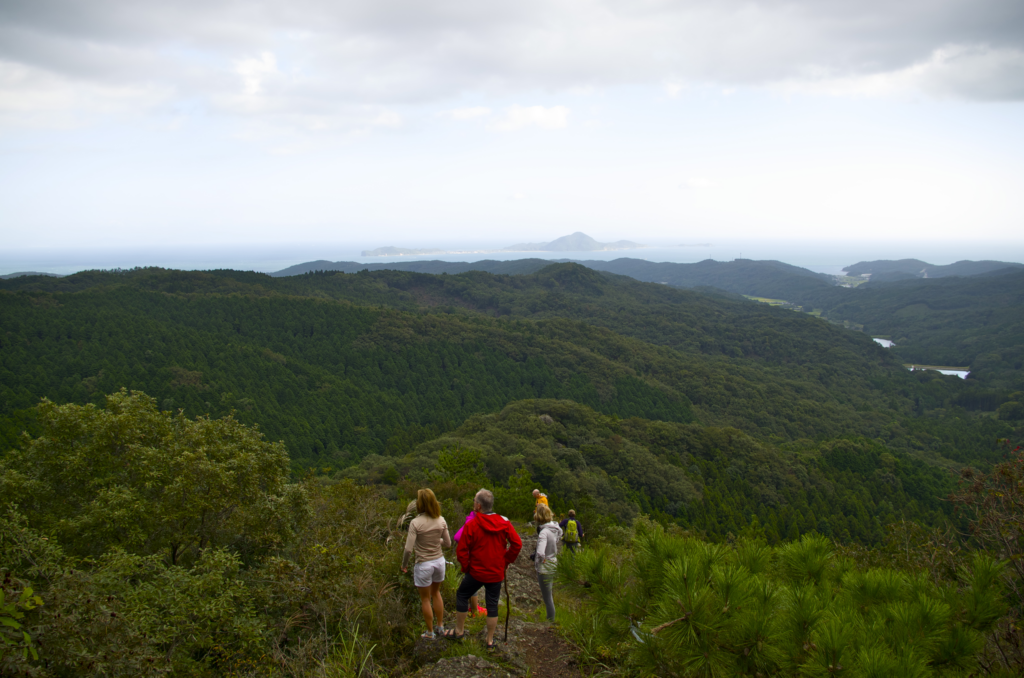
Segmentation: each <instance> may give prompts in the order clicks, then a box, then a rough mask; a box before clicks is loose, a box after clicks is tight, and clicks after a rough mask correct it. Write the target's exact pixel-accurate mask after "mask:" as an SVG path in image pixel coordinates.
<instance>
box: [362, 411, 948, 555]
mask: <svg viewBox="0 0 1024 678" xmlns="http://www.w3.org/2000/svg"><path fill="white" fill-rule="evenodd" d="M345 475H348V476H350V477H352V478H354V479H356V480H358V481H360V482H361V483H363V484H374V483H377V484H386V483H389V482H390V483H393V482H395V479H396V478H402V479H405V482H407V483H409V484H410V486H415V485H416V484H417V483H420V484H428V483H429V484H431V485H433V486H434V487H435V488H437V489H438V491H439V492H451V491H453V490H455V488H457V487H461V486H467V487H472V488H476V487H479V486H480V485H481V484H482V485H484V486H487V487H497V488H499V489H498V497H497V498H498V503H499V505H500V506H502V507H503V508H502V510H503V511H506V512H508V513H509V514H510V515H523V516H524V517H525V516H528V515H529V514H530V512H531V509H532V497H531V495H530V490H531V489H532V488H533V487H536V486H538V485H539V486H541V487H544V488H546V490H547V492H549V494H550V497H551V503H552V508H553V509H554V510H556V511H559V512H564V511H566V510H568V509H569V508H576V509H577V510H578V511H580V514H581V515H585V516H587V518H586V520H587V522H586V525H587V527H588V528H589V529H591V530H593V531H594V532H595V533H596V532H597V531H599V530H600V531H604V530H607V529H608V528H610V527H613V526H621V525H629V524H631V523H632V522H633V520H634V519H635V518H636V517H637V516H638V515H640V514H641V513H643V514H646V515H649V516H652V517H654V518H656V519H657V520H664V521H678V522H680V523H681V524H683V525H686V526H688V527H690V528H691V529H696V530H700V531H701V532H703V533H704V534H706V535H707V536H708V537H710V538H712V539H715V540H723V539H725V538H726V537H727V535H728V534H729V533H730V532H731V533H732V534H733V535H736V534H740V533H741V531H743V530H744V528H746V527H747V526H748V525H749V524H750V522H751V517H752V516H754V517H756V522H758V523H759V524H760V525H762V526H763V527H764V529H765V537H766V538H767V539H768V540H769V541H771V542H772V543H775V542H778V541H779V540H780V539H786V538H791V539H795V538H796V537H798V536H799V535H801V534H805V533H807V532H813V531H817V532H819V533H822V534H826V535H829V536H832V535H834V536H835V537H836V538H838V539H840V540H841V541H843V542H849V541H851V540H856V541H861V542H864V543H871V542H878V541H881V539H882V536H883V530H882V526H883V525H885V524H888V523H890V522H892V521H893V520H895V519H896V518H897V516H900V517H902V518H904V519H906V520H915V521H920V522H921V523H923V524H926V525H936V524H940V523H941V522H942V520H943V518H944V517H945V516H946V515H947V514H948V513H949V512H950V507H949V506H948V504H946V503H945V502H943V501H942V497H943V496H944V495H945V494H946V493H948V492H949V489H950V488H951V485H952V483H951V480H952V478H951V476H950V475H949V474H948V473H946V472H945V471H944V470H943V469H939V468H935V467H934V466H930V465H928V464H926V463H924V462H922V461H920V460H918V459H914V458H913V457H911V456H910V455H908V454H907V453H906V452H900V451H896V450H892V449H890V448H887V447H886V446H885V445H883V444H882V443H880V442H879V441H876V440H865V439H855V440H841V441H829V442H823V443H812V442H811V441H807V440H804V441H800V442H798V443H790V444H787V445H785V446H783V448H782V449H778V448H775V447H772V446H770V445H765V444H763V443H760V442H758V441H757V440H754V439H752V438H750V437H749V436H747V435H744V434H743V433H741V432H740V431H737V430H736V429H729V428H718V427H711V426H699V425H695V424H682V423H672V422H656V421H650V420H647V419H643V418H636V417H634V418H629V419H620V418H619V417H610V416H606V415H601V414H599V413H597V412H594V411H593V410H591V409H589V408H587V407H584V406H582V405H579V404H576V403H572V402H568V401H557V400H528V401H520V402H515V403H511V404H509V405H508V406H506V407H505V408H503V409H502V410H501V411H500V412H497V413H494V414H487V415H477V416H474V417H472V418H470V419H469V420H468V421H466V422H465V423H464V424H463V425H462V426H460V427H459V428H458V429H457V430H455V431H452V432H450V433H447V434H445V435H443V436H441V437H439V438H438V439H436V440H432V441H429V442H426V443H423V444H422V445H419V446H417V447H416V449H415V450H413V451H412V452H411V453H410V454H408V455H405V456H403V457H397V458H396V457H379V456H371V457H368V458H367V459H365V460H364V461H363V462H362V463H360V464H359V465H358V466H356V467H354V468H351V469H349V470H347V471H346V472H345ZM456 492H457V490H456ZM620 529H621V528H620Z"/></svg>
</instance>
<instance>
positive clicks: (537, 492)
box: [530, 490, 551, 558]
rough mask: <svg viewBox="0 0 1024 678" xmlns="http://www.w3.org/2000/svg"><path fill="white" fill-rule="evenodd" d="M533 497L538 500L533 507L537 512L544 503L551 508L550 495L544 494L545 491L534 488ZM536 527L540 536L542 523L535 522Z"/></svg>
mask: <svg viewBox="0 0 1024 678" xmlns="http://www.w3.org/2000/svg"><path fill="white" fill-rule="evenodd" d="M533 498H534V500H535V501H536V502H537V503H536V504H535V505H534V507H533V510H534V511H535V512H536V510H537V509H539V508H540V507H541V506H542V505H543V506H547V507H548V508H551V504H549V503H548V495H546V494H544V493H543V492H541V491H540V490H534V491H533ZM534 527H536V528H537V536H538V537H539V536H540V523H537V522H535V523H534ZM530 557H531V558H533V556H530Z"/></svg>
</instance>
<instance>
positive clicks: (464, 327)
mask: <svg viewBox="0 0 1024 678" xmlns="http://www.w3.org/2000/svg"><path fill="white" fill-rule="evenodd" d="M2 289H7V290H11V291H10V292H3V291H0V322H2V323H3V325H4V327H5V328H7V333H6V334H5V335H4V336H2V337H0V349H2V352H3V355H4V360H2V361H0V447H2V445H3V444H4V443H3V442H2V441H6V444H7V445H14V444H15V441H16V438H17V435H18V434H19V433H20V432H21V431H22V430H24V429H25V428H26V427H28V428H29V430H33V431H34V430H37V429H33V426H34V422H33V421H32V419H31V414H30V413H31V410H30V408H31V407H32V406H33V405H34V404H35V403H36V402H37V401H38V398H39V397H41V396H46V397H48V398H50V399H52V400H54V401H55V402H75V403H79V404H84V403H87V402H93V403H96V404H99V403H101V402H102V394H103V393H106V392H110V391H113V390H116V389H117V388H120V387H123V386H126V387H128V388H132V389H137V390H144V391H146V392H147V393H150V394H151V395H153V396H154V397H156V398H157V402H158V403H160V406H161V408H162V409H167V410H177V409H179V408H180V409H183V410H184V411H185V413H186V414H187V415H188V416H196V415H199V414H203V413H208V414H211V415H213V416H218V417H219V416H223V415H225V414H228V413H229V412H231V411H232V410H234V411H235V412H236V415H235V416H236V417H237V418H238V420H239V421H241V422H243V423H247V424H252V423H255V422H257V421H259V422H260V424H261V426H262V427H263V430H264V432H265V433H266V434H267V435H268V436H269V437H270V438H271V439H272V440H278V439H281V440H284V442H285V443H286V445H287V446H288V449H289V450H290V453H291V455H292V459H293V460H294V462H295V465H296V466H299V467H302V466H315V467H328V466H332V467H334V468H338V467H344V466H348V465H351V464H353V463H355V462H357V461H359V460H361V459H363V458H366V457H368V456H370V455H374V454H376V455H380V456H393V455H401V454H404V453H406V452H408V451H409V450H410V449H412V448H413V447H415V446H416V445H417V444H419V443H421V442H423V441H425V440H430V439H433V438H436V437H437V436H438V435H440V434H442V433H443V432H445V431H448V430H451V429H452V428H453V427H454V426H456V425H457V423H458V422H461V421H463V420H465V419H466V418H468V417H470V416H472V415H473V414H477V413H483V412H493V411H497V410H498V409H500V408H501V407H503V406H504V405H505V404H506V403H508V402H510V401H513V400H517V399H523V398H567V399H572V400H575V401H577V402H580V403H583V404H586V405H588V406H590V407H592V408H594V409H596V410H598V411H601V412H604V413H606V414H617V415H619V416H620V417H629V416H638V417H644V418H649V419H661V420H665V421H677V422H688V421H694V420H699V421H702V422H704V423H709V424H715V425H718V426H731V427H735V428H738V429H740V430H743V431H745V432H746V433H748V434H750V435H754V436H757V437H759V438H761V439H771V440H789V441H794V440H799V439H801V438H809V439H822V438H834V437H840V436H849V435H864V436H867V437H870V438H876V437H881V438H883V439H885V440H886V441H887V443H889V444H891V445H893V446H897V447H901V448H903V449H906V450H908V451H912V452H914V453H919V454H921V455H922V456H923V455H925V454H933V455H938V456H939V457H946V458H956V459H957V460H958V461H960V462H970V463H973V462H975V461H978V462H979V463H980V462H986V463H987V462H990V461H992V460H990V459H987V457H986V456H985V455H987V454H989V453H990V452H991V450H989V449H988V447H987V445H986V444H985V442H984V441H988V440H992V439H994V438H996V437H1005V436H1007V435H1009V431H1010V429H1009V428H1008V426H1007V425H1006V423H1005V422H1000V421H997V420H992V419H990V418H987V417H983V418H977V417H973V416H969V415H967V414H966V413H963V412H962V411H958V410H953V411H951V412H947V411H948V410H950V408H953V407H954V406H956V404H957V403H958V402H960V403H961V404H962V405H963V406H965V407H966V406H968V404H969V403H968V400H969V399H970V398H972V397H973V396H971V395H970V394H971V393H973V392H974V391H973V390H972V389H971V388H970V385H969V384H966V383H964V382H963V380H959V379H953V378H950V379H939V380H931V379H926V378H925V377H921V376H918V375H911V374H908V373H907V371H906V370H904V369H903V368H902V366H901V365H900V364H899V363H898V362H897V360H896V359H894V356H893V354H892V353H891V352H886V351H885V350H884V349H882V348H880V347H878V346H877V345H875V344H874V343H873V342H871V341H870V340H869V338H868V337H866V336H864V335H862V334H858V333H853V332H848V331H845V330H841V329H838V328H836V327H833V326H830V325H829V324H827V323H823V322H820V321H819V320H816V319H814V318H811V317H807V316H803V315H801V314H797V313H793V312H790V311H785V310H782V309H773V308H769V307H767V306H766V305H763V304H755V303H751V302H748V301H746V300H741V299H732V298H727V297H725V296H721V295H715V294H708V293H703V292H695V291H688V290H678V289H672V288H669V287H667V286H665V285H650V284H644V283H639V282H636V281H633V280H630V279H628V278H623V277H620V276H609V275H605V274H600V273H597V272H595V271H592V270H588V269H586V268H583V267H581V266H578V265H574V264H558V265H552V266H549V267H547V268H545V269H543V270H541V271H539V272H537V273H532V274H530V275H518V276H507V275H491V274H487V273H480V272H470V273H465V274H462V275H456V276H432V275H423V274H413V273H403V272H398V271H381V272H377V273H359V274H355V275H346V274H342V273H332V274H328V275H321V274H317V275H306V276H293V277H290V278H270V277H268V276H264V275H261V274H255V273H244V272H236V271H215V272H180V271H163V270H160V269H139V270H135V271H126V272H120V273H102V272H86V273H81V274H76V275H74V276H68V277H65V278H57V279H44V278H33V279H17V280H12V281H3V282H2V283H0V290H2ZM846 291H847V292H849V290H846ZM353 304H357V305H358V306H354V305H353ZM389 309H390V310H389ZM396 309H397V310H396ZM961 398H967V399H968V400H962V401H961V400H958V399H961ZM972 402H973V401H972ZM1000 402H1002V401H1001V400H1000V401H999V402H996V403H995V405H998V404H999V403H1000ZM957 412H960V413H959V414H958V413H957ZM938 414H941V415H942V416H938ZM947 414H949V415H952V418H953V419H955V420H956V421H949V422H948V423H947V419H949V417H948V416H947ZM926 415H927V416H928V417H929V418H928V420H927V421H922V417H923V416H926ZM961 415H962V416H961ZM953 455H957V456H953Z"/></svg>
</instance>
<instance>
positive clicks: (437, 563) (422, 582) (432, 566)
mask: <svg viewBox="0 0 1024 678" xmlns="http://www.w3.org/2000/svg"><path fill="white" fill-rule="evenodd" d="M443 581H444V556H441V557H440V558H438V559H436V560H428V561H427V562H425V563H416V564H415V565H413V566H412V583H413V584H415V585H416V588H418V589H425V588H427V587H428V586H430V585H431V584H439V583H441V582H443Z"/></svg>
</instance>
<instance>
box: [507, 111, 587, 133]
mask: <svg viewBox="0 0 1024 678" xmlns="http://www.w3.org/2000/svg"><path fill="white" fill-rule="evenodd" d="M568 124H569V109H568V108H566V107H565V106H551V107H549V108H545V107H544V106H512V107H511V108H509V109H508V110H506V111H505V114H504V115H503V116H502V117H501V119H500V120H497V121H495V122H494V124H493V125H491V129H493V130H497V131H499V132H513V131H515V130H520V129H523V128H524V127H540V128H541V129H562V128H564V127H566V126H567V125H568Z"/></svg>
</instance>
